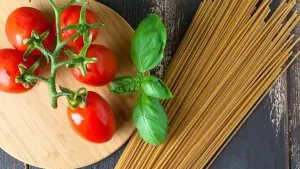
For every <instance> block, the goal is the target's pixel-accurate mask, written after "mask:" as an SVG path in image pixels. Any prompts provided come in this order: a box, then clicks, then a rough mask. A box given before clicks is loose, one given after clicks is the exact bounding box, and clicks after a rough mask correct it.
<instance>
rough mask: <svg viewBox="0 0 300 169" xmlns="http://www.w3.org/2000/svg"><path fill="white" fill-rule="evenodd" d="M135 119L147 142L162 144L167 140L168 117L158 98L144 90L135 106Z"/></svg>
mask: <svg viewBox="0 0 300 169" xmlns="http://www.w3.org/2000/svg"><path fill="white" fill-rule="evenodd" d="M133 121H134V123H135V125H136V128H137V130H138V131H139V133H140V135H141V137H142V138H143V139H144V141H146V142H147V143H149V144H152V145H160V144H162V143H163V142H165V141H166V140H167V133H168V117H167V114H166V112H165V110H164V108H163V107H162V105H161V104H160V102H159V101H158V100H157V99H155V98H153V97H151V96H148V95H147V94H145V93H143V92H142V93H141V94H140V95H139V97H138V99H137V102H136V104H135V107H134V111H133Z"/></svg>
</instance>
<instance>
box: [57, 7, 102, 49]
mask: <svg viewBox="0 0 300 169" xmlns="http://www.w3.org/2000/svg"><path fill="white" fill-rule="evenodd" d="M80 11H81V6H75V5H72V6H70V7H69V8H67V9H66V10H64V11H63V12H62V14H61V15H60V28H61V29H64V28H65V27H67V26H68V25H70V24H77V23H79V18H80ZM86 22H87V23H88V24H94V23H98V19H97V17H96V15H95V14H94V13H93V12H92V11H91V10H89V9H87V10H86ZM54 25H55V24H54ZM91 32H92V33H93V41H94V40H95V39H96V38H97V36H98V33H99V29H98V28H94V29H90V30H89V34H90V33H91ZM76 33H77V31H76V30H67V31H63V32H61V36H62V40H67V39H68V38H70V37H71V36H73V35H75V34H76ZM67 46H69V47H77V48H80V47H83V46H84V42H83V37H82V36H81V37H79V38H78V39H77V40H76V41H75V42H74V41H71V42H69V43H68V44H67Z"/></svg>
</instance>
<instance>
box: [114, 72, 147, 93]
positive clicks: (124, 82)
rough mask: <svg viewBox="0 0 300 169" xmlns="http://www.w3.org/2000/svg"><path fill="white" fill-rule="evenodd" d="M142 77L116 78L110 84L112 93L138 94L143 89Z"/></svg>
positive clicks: (138, 75) (139, 75)
mask: <svg viewBox="0 0 300 169" xmlns="http://www.w3.org/2000/svg"><path fill="white" fill-rule="evenodd" d="M142 78H143V77H142V75H141V74H137V76H136V77H130V76H121V77H117V78H115V79H114V80H113V81H112V82H111V83H110V91H111V92H113V93H118V94H124V95H129V94H133V93H135V92H138V91H139V90H140V88H141V83H142Z"/></svg>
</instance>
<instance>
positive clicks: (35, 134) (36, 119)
mask: <svg viewBox="0 0 300 169" xmlns="http://www.w3.org/2000/svg"><path fill="white" fill-rule="evenodd" d="M55 2H57V4H59V5H63V4H65V3H67V2H68V0H60V1H58V0H57V1H55ZM20 6H33V7H36V8H38V9H41V10H42V11H45V13H47V14H48V16H50V15H51V14H52V12H51V11H52V10H51V7H50V5H49V3H48V2H47V1H46V0H44V1H32V2H31V3H29V2H28V1H19V0H13V1H9V2H8V1H7V2H5V3H4V4H2V6H1V7H0V11H1V12H0V16H1V17H0V18H1V19H0V24H1V25H2V26H1V28H0V32H2V34H4V29H3V28H4V23H5V20H6V18H7V15H8V14H9V13H10V12H11V11H13V10H14V9H15V8H17V7H20ZM88 7H89V8H90V9H92V10H93V11H94V12H95V13H96V15H97V16H98V18H99V19H100V21H101V22H103V23H104V24H105V25H106V27H105V28H102V29H101V30H100V33H99V34H100V35H99V37H98V39H97V40H96V43H98V44H103V45H105V46H107V47H109V48H110V49H111V50H112V51H113V52H114V54H115V55H116V57H117V62H118V65H119V67H118V76H120V75H135V73H136V69H135V68H134V66H133V64H132V61H131V58H130V55H129V49H130V40H131V36H132V34H133V30H132V28H131V27H130V26H129V25H128V24H127V22H126V21H125V20H123V19H122V18H121V17H120V16H119V15H118V14H117V13H115V12H114V11H112V10H111V9H109V8H107V7H105V6H104V5H100V3H97V2H94V1H91V2H90V3H89V5H88ZM0 43H1V45H2V46H1V47H10V44H9V43H8V41H7V40H6V38H5V36H2V37H1V38H0ZM47 73H48V72H47V71H45V72H43V75H44V76H45V75H46V74H47ZM57 84H60V85H62V86H65V87H69V88H71V89H78V88H80V87H81V86H82V85H81V84H80V83H78V82H77V81H76V80H75V79H74V78H73V77H72V75H71V73H70V71H69V70H67V69H64V68H62V69H61V70H60V71H59V73H58V76H57ZM86 87H87V86H86ZM87 88H88V90H92V91H96V92H97V93H100V94H101V95H102V96H103V97H104V98H105V99H106V100H107V101H108V102H109V103H110V105H111V106H112V109H113V111H114V113H115V116H116V120H117V132H116V134H115V135H114V137H113V139H112V140H111V141H110V142H108V143H105V144H92V143H89V142H87V141H85V140H83V139H82V138H80V137H79V136H78V135H77V134H76V133H75V132H74V131H72V129H71V127H69V124H68V119H67V116H66V107H67V104H66V103H65V100H64V99H63V98H61V99H59V108H58V109H56V110H54V109H53V108H51V105H50V97H49V93H48V87H47V85H46V84H45V83H42V82H40V83H38V85H37V86H36V87H35V88H34V90H33V91H30V92H28V93H26V94H22V95H18V96H17V95H10V94H4V93H1V94H0V102H1V103H2V107H1V108H0V137H1V138H6V139H1V140H0V146H1V147H2V148H3V149H4V150H6V151H7V152H8V153H9V154H11V155H12V156H14V157H16V158H17V159H20V160H22V161H24V162H27V163H29V164H32V165H34V166H41V167H45V168H55V169H59V168H63V169H66V168H78V167H82V166H87V165H90V164H93V163H95V162H98V161H100V160H102V159H103V158H105V157H107V156H108V155H110V154H111V153H113V152H114V151H116V150H117V149H119V147H121V146H122V145H123V144H124V143H125V142H126V140H127V139H128V138H129V137H130V136H131V134H132V132H133V131H134V130H135V127H134V125H133V122H132V120H131V116H132V110H133V104H134V101H135V96H131V97H124V96H119V95H113V94H111V93H110V92H109V90H108V88H107V87H102V88H92V87H87ZM16 103H17V104H18V106H16ZM32 103H34V104H32Z"/></svg>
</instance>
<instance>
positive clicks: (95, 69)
mask: <svg viewBox="0 0 300 169" xmlns="http://www.w3.org/2000/svg"><path fill="white" fill-rule="evenodd" d="M79 52H80V50H79V49H77V50H76V51H75V53H79ZM87 58H97V59H98V62H97V63H90V64H88V65H87V76H82V74H81V71H80V69H79V68H75V69H72V70H71V71H72V74H73V76H74V77H75V78H76V79H77V80H78V81H79V82H81V83H84V84H87V85H91V86H104V85H106V84H108V83H110V82H111V81H112V80H113V79H114V78H115V77H116V73H117V61H116V58H115V56H114V54H113V53H112V52H111V51H110V50H109V49H108V48H106V47H105V46H102V45H95V44H92V45H91V46H90V47H89V49H88V51H87Z"/></svg>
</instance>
